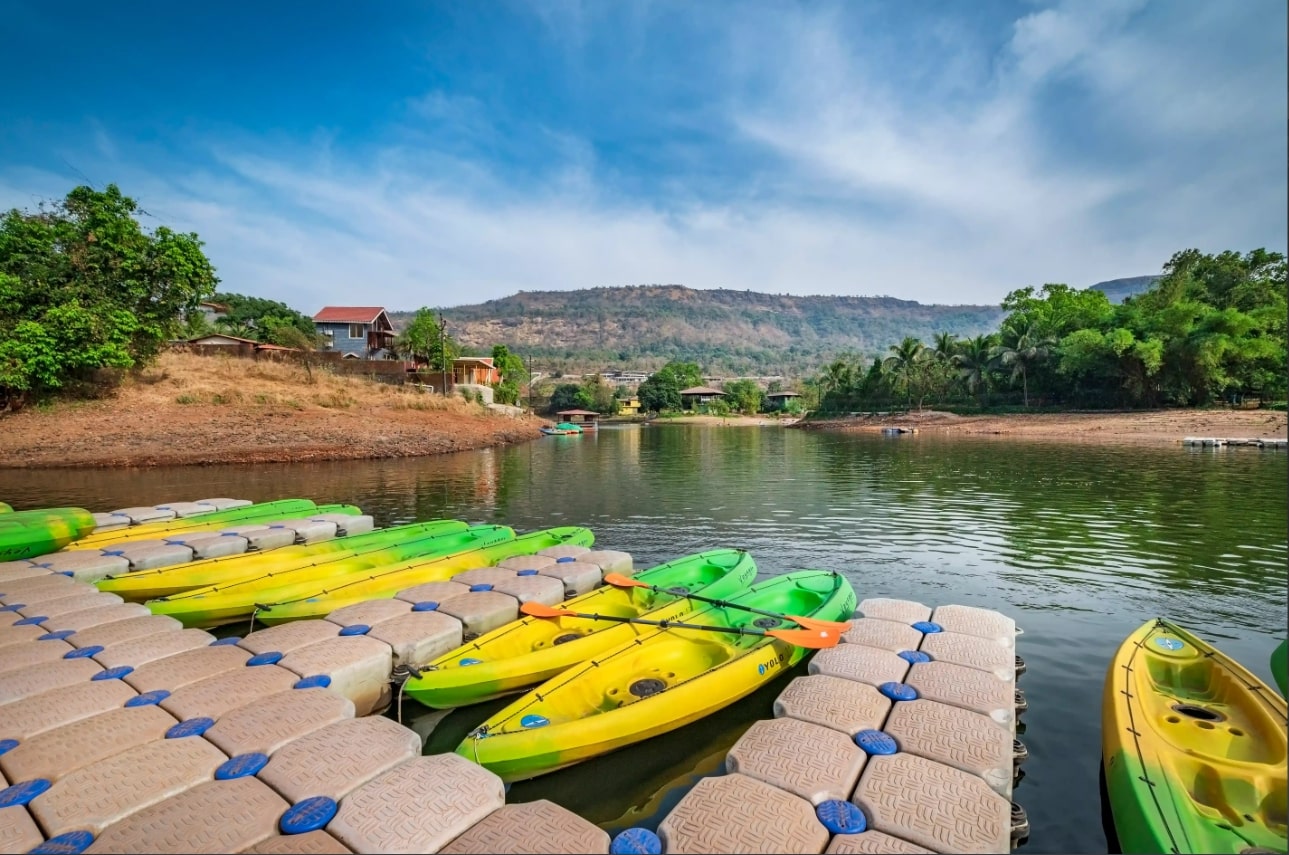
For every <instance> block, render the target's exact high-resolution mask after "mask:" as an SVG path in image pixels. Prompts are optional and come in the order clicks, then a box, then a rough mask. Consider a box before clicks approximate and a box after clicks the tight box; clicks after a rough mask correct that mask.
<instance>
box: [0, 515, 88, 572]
mask: <svg viewBox="0 0 1289 855" xmlns="http://www.w3.org/2000/svg"><path fill="white" fill-rule="evenodd" d="M93 531H94V515H93V514H91V513H90V512H89V511H87V510H84V509H83V508H40V509H38V510H31V511H10V512H9V513H7V514H4V515H3V516H0V561H18V560H20V559H23V558H35V557H37V556H40V555H47V554H48V553H50V552H56V551H57V550H59V549H62V548H63V547H64V546H66V545H67V544H69V543H71V542H72V541H74V540H77V539H78V538H81V537H84V536H86V535H88V534H90V533H91V532H93Z"/></svg>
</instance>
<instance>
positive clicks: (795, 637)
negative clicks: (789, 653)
mask: <svg viewBox="0 0 1289 855" xmlns="http://www.w3.org/2000/svg"><path fill="white" fill-rule="evenodd" d="M765 634H766V635H769V636H772V637H774V638H778V639H780V640H782V641H786V642H788V643H789V644H793V645H796V646H797V647H807V648H810V649H811V650H822V649H824V648H826V647H836V646H837V643H838V642H839V641H841V633H840V632H835V631H833V630H830V629H767V630H766V631H765Z"/></svg>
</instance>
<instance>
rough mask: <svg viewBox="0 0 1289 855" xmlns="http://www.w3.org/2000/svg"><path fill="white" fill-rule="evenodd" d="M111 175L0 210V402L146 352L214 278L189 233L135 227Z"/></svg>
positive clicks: (133, 207)
mask: <svg viewBox="0 0 1289 855" xmlns="http://www.w3.org/2000/svg"><path fill="white" fill-rule="evenodd" d="M137 210H138V205H137V204H136V203H135V202H134V200H133V199H130V198H129V197H127V196H125V195H124V194H122V193H121V191H120V189H119V188H118V187H117V186H116V185H115V184H109V185H108V186H107V188H106V189H105V190H103V191H98V190H94V189H93V188H91V187H84V186H82V187H77V188H75V189H73V190H72V191H71V192H70V193H68V194H67V197H66V198H65V199H64V200H62V201H61V202H57V203H54V204H52V205H49V206H41V207H40V208H38V209H37V210H36V211H34V212H33V211H20V210H18V209H16V208H15V209H13V210H10V211H9V212H8V213H7V214H5V215H4V216H3V219H0V407H2V408H7V409H12V408H16V407H20V406H22V405H23V404H24V403H26V402H27V401H29V400H32V399H35V398H40V397H43V396H46V395H49V394H52V393H55V392H57V391H59V390H66V389H67V388H68V387H69V386H72V385H78V384H80V383H81V382H83V381H87V380H89V379H90V378H91V377H92V376H93V375H94V373H95V372H96V371H97V370H98V369H102V368H117V369H128V368H133V367H136V366H140V365H143V364H146V363H147V362H149V361H150V360H152V359H153V358H154V357H155V356H156V355H157V353H158V352H160V349H161V348H162V347H163V346H164V344H165V342H166V341H167V340H168V339H170V338H172V337H174V336H175V335H177V334H178V333H179V332H180V331H181V330H182V329H183V319H184V318H185V317H186V316H189V315H191V314H193V313H194V312H195V311H196V309H197V304H198V303H199V302H200V301H201V300H202V299H204V298H206V297H208V296H209V295H210V294H212V293H213V292H214V290H215V285H216V284H217V283H218V281H219V280H218V278H217V277H216V276H215V269H214V267H212V266H211V264H210V261H209V259H207V258H206V255H205V254H204V253H203V252H202V249H201V247H202V242H201V240H200V239H198V237H197V235H195V234H185V233H179V232H175V231H172V230H171V229H169V228H167V227H165V226H160V227H158V228H157V229H155V230H154V231H153V232H152V233H150V234H149V233H148V232H146V231H144V229H143V228H142V227H141V226H140V225H139V222H138V221H137V220H136V219H135V218H134V214H135V212H136V211H137Z"/></svg>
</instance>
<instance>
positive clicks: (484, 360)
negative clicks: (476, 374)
mask: <svg viewBox="0 0 1289 855" xmlns="http://www.w3.org/2000/svg"><path fill="white" fill-rule="evenodd" d="M458 362H482V363H483V364H484V365H486V366H488V367H489V368H495V367H496V366H494V365H493V364H492V357H491V356H458V357H457V358H456V359H454V360H452V364H453V365H455V364H456V363H458Z"/></svg>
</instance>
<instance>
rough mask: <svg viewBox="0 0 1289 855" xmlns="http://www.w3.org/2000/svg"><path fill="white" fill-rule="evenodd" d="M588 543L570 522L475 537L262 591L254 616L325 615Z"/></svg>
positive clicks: (269, 620) (589, 537) (278, 619)
mask: <svg viewBox="0 0 1289 855" xmlns="http://www.w3.org/2000/svg"><path fill="white" fill-rule="evenodd" d="M506 531H510V529H506ZM512 537H513V533H512ZM594 542H595V535H593V534H592V533H591V530H590V529H586V528H577V527H575V526H561V527H557V528H548V529H544V530H543V531H535V532H532V533H531V534H526V535H524V536H522V537H513V539H510V538H504V539H499V540H498V541H496V542H494V543H483V542H480V544H479V547H478V548H476V549H471V550H468V551H466V552H457V553H453V554H452V555H445V556H443V557H441V558H433V559H429V560H425V559H421V560H418V561H412V562H407V563H405V564H400V565H396V566H394V567H382V568H378V569H376V570H370V571H359V572H356V573H349V574H347V575H345V576H343V577H339V578H332V579H331V580H330V581H328V582H327V583H326V584H325V585H319V584H318V583H317V582H311V583H307V584H297V585H292V586H289V587H287V588H281V589H277V590H274V591H273V592H272V594H271V595H265V598H264V599H261V600H260V601H259V602H262V603H265V605H266V608H264V609H262V610H261V611H260V612H259V618H260V620H262V621H263V622H264V623H266V624H269V625H272V624H278V623H286V622H287V621H292V620H301V619H302V618H320V617H326V616H327V615H328V614H330V613H331V612H333V611H335V610H336V609H338V608H342V607H343V606H352V605H354V604H356V603H361V602H363V601H365V600H379V599H388V598H390V597H393V596H394V595H395V594H397V593H398V592H399V591H404V590H406V589H408V588H411V587H414V586H416V585H423V584H425V583H426V582H442V581H444V580H446V579H450V578H452V576H453V575H455V574H457V573H460V572H461V571H463V570H470V569H472V568H475V567H490V566H492V565H493V564H496V563H497V562H498V561H503V560H505V559H507V558H513V557H514V556H516V555H532V554H533V553H535V552H538V551H540V550H542V549H547V548H549V547H552V546H561V545H569V546H587V547H589V546H590V545H591V544H592V543H594Z"/></svg>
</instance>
